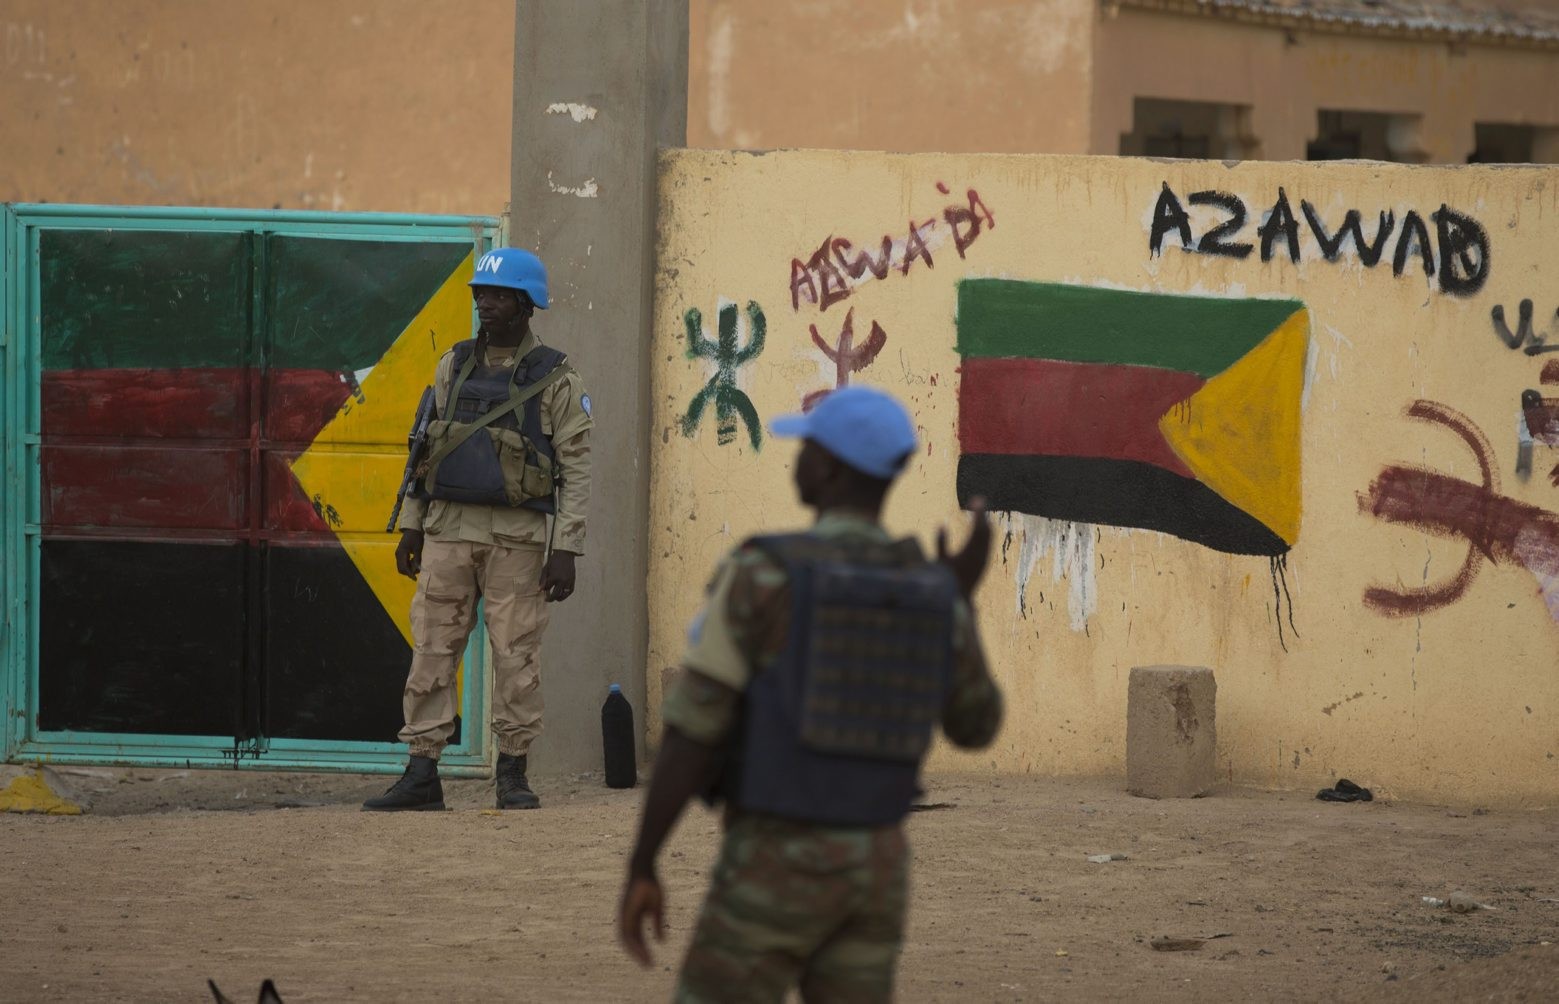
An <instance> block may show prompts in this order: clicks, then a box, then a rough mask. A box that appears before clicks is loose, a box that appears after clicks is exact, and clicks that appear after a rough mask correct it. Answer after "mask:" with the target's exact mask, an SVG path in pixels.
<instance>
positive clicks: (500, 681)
mask: <svg viewBox="0 0 1559 1004" xmlns="http://www.w3.org/2000/svg"><path fill="white" fill-rule="evenodd" d="M537 344H539V343H538V341H537V340H536V337H535V335H534V334H532V335H528V336H527V337H526V339H525V341H524V342H522V343H521V344H520V346H519V347H518V348H517V349H515V350H512V352H510V353H507V354H501V353H502V352H503V350H501V349H493V348H489V349H488V351H487V358H486V359H485V360H478V362H479V363H484V364H486V365H489V366H502V367H504V368H506V369H512V368H513V366H514V364H515V362H516V361H517V360H519V359H520V358H521V357H522V356H524V354H525V353H527V352H529V351H530V350H531V349H532V348H534V347H535V346H536V345H537ZM453 359H454V356H453V353H445V354H444V357H443V358H442V359H440V360H439V363H438V369H437V371H436V372H435V375H434V384H433V386H434V393H435V394H436V395H437V400H438V405H439V407H440V409H442V407H443V404H444V402H445V401H446V400H447V399H448V397H449V386H450V383H451V381H452V380H453V379H454V364H453ZM564 365H567V364H566V363H565V364H564ZM539 396H540V400H541V426H542V430H543V431H544V432H546V433H547V434H548V435H550V436H551V437H552V446H553V450H554V451H555V456H556V461H557V463H558V465H559V466H560V467H561V469H562V474H563V486H562V489H561V491H560V492H559V496H558V505H557V516H556V517H555V526H554V527H553V529H552V533H553V544H552V546H553V547H554V548H555V549H556V550H559V551H571V552H573V553H574V554H583V553H584V546H585V504H586V503H587V502H588V501H589V499H590V428H591V425H592V422H591V419H590V413H589V411H588V410H587V405H586V404H585V402H584V398H585V389H584V383H583V382H582V381H581V380H580V378H579V374H577V373H575V372H573V371H572V370H570V371H569V373H568V375H567V376H565V377H563V378H562V379H561V380H559V381H557V382H556V383H554V384H552V385H551V386H549V387H547V388H546V389H545V390H543V391H542V392H541V394H540V395H539ZM399 526H400V529H402V530H422V531H423V533H424V534H425V535H426V537H425V540H424V544H423V552H422V572H421V574H420V575H418V577H417V593H416V596H415V597H414V598H413V599H412V602H411V633H412V639H413V641H414V644H413V646H412V659H411V672H410V673H409V674H408V675H407V677H406V691H405V696H404V698H403V701H402V703H403V709H404V712H405V715H406V727H405V728H403V729H402V730H401V732H400V740H401V742H403V743H407V744H409V745H410V747H411V754H412V755H413V756H427V757H433V758H434V759H438V755H439V752H440V751H441V750H442V749H443V748H444V746H445V745H446V744H447V743H448V742H449V737H450V736H451V735H452V734H453V732H454V729H455V714H456V711H457V703H456V699H455V668H456V666H457V665H458V664H459V662H460V656H461V655H462V654H463V653H464V652H465V647H466V642H467V640H468V639H469V638H470V635H471V629H472V628H473V627H475V625H476V605H477V600H478V599H479V598H484V597H485V600H486V602H485V603H484V604H483V606H482V610H483V619H484V622H485V623H486V625H487V637H488V640H489V641H490V642H491V643H492V648H493V721H492V729H493V734H494V736H495V737H496V739H497V741H498V751H499V752H500V753H507V754H509V755H510V756H522V755H524V754H525V753H526V751H528V750H529V749H530V745H531V743H532V741H534V740H535V738H536V736H537V735H538V734H539V733H540V732H541V712H542V700H541V662H540V658H541V636H542V632H543V631H544V630H545V629H546V626H547V620H548V608H547V603H546V598H545V597H544V596H543V595H542V592H541V572H542V566H543V564H544V562H545V560H546V548H547V533H548V526H547V517H546V516H545V515H544V514H543V513H539V512H536V511H535V510H534V509H516V508H510V507H508V506H486V505H470V504H467V503H463V502H446V501H444V500H442V499H433V500H431V501H428V502H424V501H422V500H420V499H408V500H407V501H406V505H405V508H403V509H402V510H401V521H400V524H399Z"/></svg>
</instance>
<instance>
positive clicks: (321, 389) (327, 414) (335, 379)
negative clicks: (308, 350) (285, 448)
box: [263, 370, 352, 446]
mask: <svg viewBox="0 0 1559 1004" xmlns="http://www.w3.org/2000/svg"><path fill="white" fill-rule="evenodd" d="M350 376H351V374H342V373H335V372H331V371H329V370H271V371H270V373H269V374H268V375H267V377H266V382H267V386H266V392H265V421H264V425H263V428H264V429H265V437H266V438H267V439H269V440H271V441H272V442H278V443H300V444H302V445H305V446H306V445H308V444H309V443H311V442H313V441H314V437H315V436H317V435H319V430H321V429H323V428H324V427H325V424H326V423H327V422H329V421H330V420H331V419H332V418H335V417H336V413H337V412H338V411H340V410H341V405H342V404H344V403H345V402H346V400H347V398H349V397H351V396H352V387H351V386H350V385H349V384H348V383H347V379H348V378H349V377H350Z"/></svg>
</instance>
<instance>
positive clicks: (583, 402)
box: [579, 394, 595, 418]
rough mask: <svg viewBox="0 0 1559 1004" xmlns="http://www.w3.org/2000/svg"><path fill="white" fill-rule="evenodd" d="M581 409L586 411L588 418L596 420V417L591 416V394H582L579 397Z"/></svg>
mask: <svg viewBox="0 0 1559 1004" xmlns="http://www.w3.org/2000/svg"><path fill="white" fill-rule="evenodd" d="M579 407H580V408H581V409H582V410H583V411H584V413H585V417H586V418H594V417H595V416H594V415H592V414H590V395H589V394H581V395H579Z"/></svg>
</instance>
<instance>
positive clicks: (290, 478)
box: [39, 230, 472, 742]
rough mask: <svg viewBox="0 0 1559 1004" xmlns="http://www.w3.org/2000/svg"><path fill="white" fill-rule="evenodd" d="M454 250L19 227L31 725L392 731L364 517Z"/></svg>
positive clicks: (394, 701) (428, 355)
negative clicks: (34, 530) (25, 310)
mask: <svg viewBox="0 0 1559 1004" xmlns="http://www.w3.org/2000/svg"><path fill="white" fill-rule="evenodd" d="M471 249H472V243H471V242H470V240H463V241H461V240H446V241H434V240H421V239H419V240H389V239H374V238H353V239H334V238H332V239H325V238H316V237H308V236H301V235H300V236H292V235H284V234H262V233H252V232H236V233H235V232H218V231H210V232H175V231H140V232H138V231H133V230H97V231H85V230H83V231H65V230H61V231H46V232H44V233H43V234H42V235H41V238H40V288H41V325H40V334H41V348H42V355H41V362H42V367H41V369H42V372H41V380H40V383H41V386H40V388H39V390H40V394H39V401H40V405H41V433H42V435H41V449H40V454H39V489H40V500H39V501H40V509H41V513H40V517H41V518H40V524H41V526H40V530H41V536H42V546H41V556H40V584H39V589H40V593H39V596H40V599H39V604H40V615H39V727H40V728H42V729H44V730H47V731H56V730H63V731H77V732H110V733H114V732H126V733H138V734H158V735H180V734H183V735H216V736H231V735H234V734H235V733H236V734H239V735H246V736H255V735H265V736H271V737H284V738H294V739H319V740H330V741H337V740H345V741H353V740H358V741H379V742H388V741H390V740H391V739H393V736H394V733H395V730H396V728H397V727H398V726H399V724H400V686H401V682H402V680H403V679H404V675H405V672H406V666H407V665H408V662H409V659H410V648H409V642H408V640H407V638H408V633H409V631H408V624H407V617H408V614H407V610H408V607H409V603H410V598H411V591H412V589H413V584H412V582H411V580H409V579H402V578H399V577H397V576H395V574H394V559H393V557H392V554H391V552H392V551H393V546H394V542H395V541H394V538H393V537H392V536H391V535H389V534H386V533H385V532H384V524H385V519H386V518H387V516H388V513H389V509H390V504H391V502H392V500H393V495H394V491H395V487H396V485H397V484H398V482H399V480H400V473H401V469H402V466H403V464H404V462H405V456H406V429H407V425H408V423H409V421H410V414H411V410H412V409H413V408H414V407H415V402H416V399H417V396H418V394H419V393H420V392H421V390H422V387H423V386H424V385H425V384H426V383H427V382H428V381H429V380H430V379H431V376H432V373H433V367H434V364H435V363H436V361H437V359H438V357H439V355H440V354H441V353H442V352H443V351H444V350H446V349H447V348H448V347H449V346H450V345H452V344H453V343H454V342H455V341H457V340H459V339H461V338H465V337H468V335H469V333H470V327H471V306H470V291H469V290H468V289H467V287H466V280H467V279H469V278H470V274H471Z"/></svg>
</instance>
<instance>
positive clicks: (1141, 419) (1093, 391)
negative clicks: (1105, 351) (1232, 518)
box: [958, 358, 1206, 478]
mask: <svg viewBox="0 0 1559 1004" xmlns="http://www.w3.org/2000/svg"><path fill="white" fill-rule="evenodd" d="M961 374H962V375H961V380H960V384H959V388H958V440H959V445H960V448H961V449H962V451H963V452H964V453H965V454H981V453H986V454H1006V455H1025V456H1052V457H1101V458H1109V459H1114V460H1137V461H1142V462H1144V463H1149V464H1153V465H1155V466H1157V467H1162V468H1164V469H1166V470H1169V471H1173V472H1174V473H1176V474H1179V475H1181V476H1183V477H1187V478H1190V477H1193V476H1194V475H1192V473H1191V471H1190V469H1189V468H1187V467H1186V465H1185V464H1184V463H1183V462H1181V460H1180V458H1179V457H1177V456H1176V455H1175V453H1174V451H1173V450H1171V449H1170V448H1169V444H1168V443H1166V442H1164V437H1163V436H1162V435H1161V434H1160V433H1159V431H1158V420H1159V418H1161V417H1162V416H1163V415H1164V413H1165V412H1167V411H1169V410H1170V409H1171V408H1172V407H1174V406H1175V405H1176V404H1178V403H1180V402H1181V401H1184V400H1185V399H1186V398H1188V397H1190V396H1191V395H1192V394H1193V393H1194V392H1195V391H1196V390H1197V388H1199V387H1201V386H1202V384H1203V383H1205V382H1206V381H1205V380H1204V379H1203V378H1202V377H1201V376H1199V375H1197V374H1195V373H1190V372H1185V371H1181V370H1166V369H1158V368H1156V367H1150V366H1123V365H1115V364H1099V363H1072V362H1060V361H1057V360H1052V359H995V358H966V359H965V360H964V362H963V368H962V371H961Z"/></svg>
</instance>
